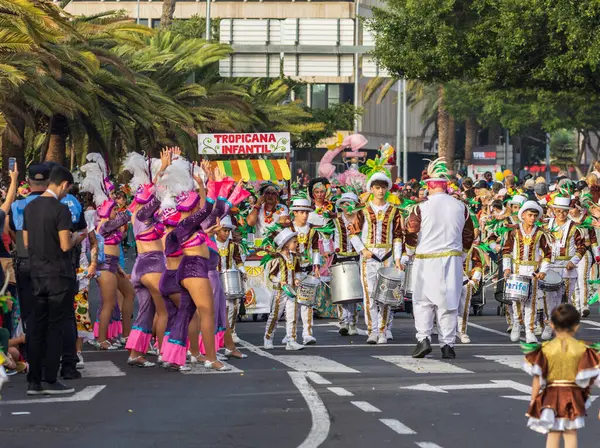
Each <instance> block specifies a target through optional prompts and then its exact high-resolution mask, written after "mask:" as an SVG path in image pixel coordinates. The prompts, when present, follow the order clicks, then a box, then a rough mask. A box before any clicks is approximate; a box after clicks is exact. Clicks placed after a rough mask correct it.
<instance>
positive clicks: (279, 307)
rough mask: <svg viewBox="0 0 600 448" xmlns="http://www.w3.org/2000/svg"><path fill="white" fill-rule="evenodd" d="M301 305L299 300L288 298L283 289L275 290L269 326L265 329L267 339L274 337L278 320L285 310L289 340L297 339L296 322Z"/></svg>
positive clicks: (268, 321)
mask: <svg viewBox="0 0 600 448" xmlns="http://www.w3.org/2000/svg"><path fill="white" fill-rule="evenodd" d="M300 307H301V305H298V303H297V302H294V301H291V300H288V299H287V296H286V295H285V294H284V293H283V292H282V291H273V303H272V304H271V312H270V313H269V318H268V319H267V327H266V329H265V339H273V338H274V337H275V330H277V322H278V321H279V319H281V316H283V313H284V312H285V332H286V336H287V338H288V341H295V340H296V324H297V322H298V313H299V312H300V310H299V309H298V308H300Z"/></svg>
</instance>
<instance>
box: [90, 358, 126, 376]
mask: <svg viewBox="0 0 600 448" xmlns="http://www.w3.org/2000/svg"><path fill="white" fill-rule="evenodd" d="M81 376H82V377H83V378H104V377H111V376H125V372H123V371H122V370H121V369H119V368H118V367H117V366H116V365H115V363H114V362H112V361H87V362H86V363H85V369H83V370H82V371H81Z"/></svg>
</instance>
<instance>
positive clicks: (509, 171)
mask: <svg viewBox="0 0 600 448" xmlns="http://www.w3.org/2000/svg"><path fill="white" fill-rule="evenodd" d="M509 174H512V171H511V170H504V177H506V176H508V175H509Z"/></svg>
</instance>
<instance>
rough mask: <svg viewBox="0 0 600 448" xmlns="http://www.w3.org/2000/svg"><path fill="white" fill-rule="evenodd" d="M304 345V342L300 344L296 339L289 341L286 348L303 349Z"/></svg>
mask: <svg viewBox="0 0 600 448" xmlns="http://www.w3.org/2000/svg"><path fill="white" fill-rule="evenodd" d="M303 348H304V346H303V345H302V344H298V343H297V342H296V341H288V343H287V344H286V345H285V349H286V350H302V349H303Z"/></svg>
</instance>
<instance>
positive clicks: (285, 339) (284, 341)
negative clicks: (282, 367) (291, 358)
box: [281, 336, 288, 345]
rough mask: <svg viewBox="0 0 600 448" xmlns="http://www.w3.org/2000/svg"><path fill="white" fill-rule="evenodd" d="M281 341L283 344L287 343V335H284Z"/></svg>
mask: <svg viewBox="0 0 600 448" xmlns="http://www.w3.org/2000/svg"><path fill="white" fill-rule="evenodd" d="M281 343H282V344H283V345H285V344H287V343H288V337H287V336H284V338H283V339H282V340H281Z"/></svg>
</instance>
